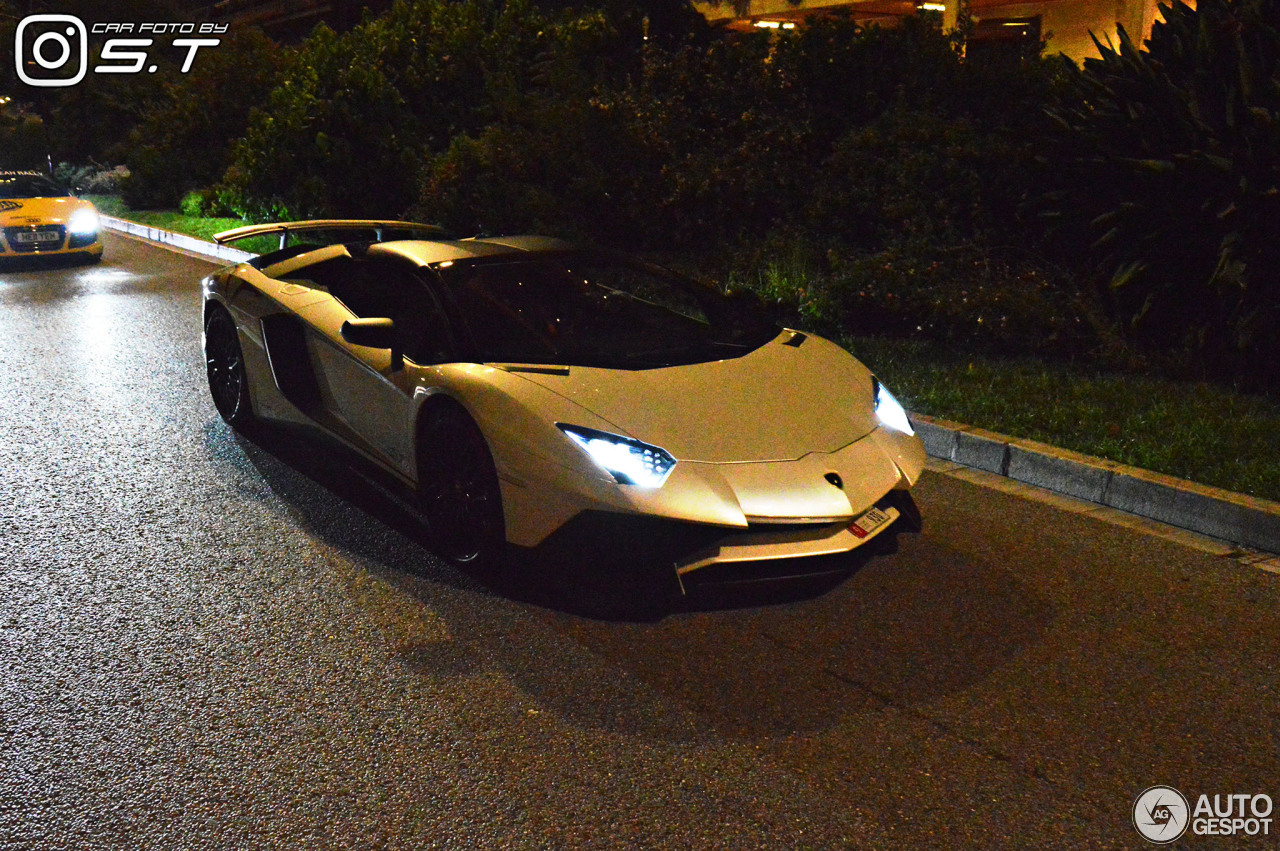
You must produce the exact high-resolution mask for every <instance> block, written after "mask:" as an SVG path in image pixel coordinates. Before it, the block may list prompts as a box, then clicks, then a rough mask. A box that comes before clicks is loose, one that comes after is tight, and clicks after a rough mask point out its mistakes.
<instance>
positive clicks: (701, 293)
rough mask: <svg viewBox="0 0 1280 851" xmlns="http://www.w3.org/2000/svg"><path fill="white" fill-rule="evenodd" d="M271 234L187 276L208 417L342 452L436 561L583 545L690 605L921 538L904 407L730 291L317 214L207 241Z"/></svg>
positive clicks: (626, 264)
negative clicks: (897, 537) (915, 534)
mask: <svg viewBox="0 0 1280 851" xmlns="http://www.w3.org/2000/svg"><path fill="white" fill-rule="evenodd" d="M264 236H265V237H267V238H269V239H271V240H272V241H273V244H272V248H273V249H274V250H271V251H269V252H268V253H265V254H262V255H259V256H258V257H256V258H255V259H252V260H250V261H248V262H244V263H240V264H238V265H234V266H229V267H226V268H223V269H221V270H219V271H217V272H215V273H214V274H212V275H210V276H209V277H207V278H206V279H205V280H204V348H205V353H206V358H207V362H208V374H209V385H210V389H211V391H212V395H213V400H214V403H215V404H216V406H217V408H218V411H219V412H220V413H221V415H222V416H223V417H224V418H225V419H226V420H227V421H228V422H230V423H231V424H232V425H236V426H239V425H243V424H245V423H247V422H249V421H250V420H252V419H254V418H261V419H264V420H277V421H292V422H297V423H305V424H310V425H314V426H318V427H320V428H321V429H323V430H324V431H326V432H328V433H329V434H330V435H332V436H333V437H336V438H337V439H338V440H340V441H341V442H343V443H345V444H347V445H348V446H350V447H351V448H353V449H355V450H356V451H357V452H359V453H360V454H362V455H364V456H365V457H367V458H368V459H369V460H370V461H372V462H373V463H374V464H376V465H378V466H380V467H382V468H383V469H385V470H386V471H387V472H389V473H390V474H392V475H393V476H394V477H396V478H397V479H399V480H400V481H401V482H402V483H403V484H404V485H405V486H407V487H408V488H409V489H410V491H412V492H413V493H415V494H416V497H417V499H418V500H419V501H420V502H419V504H420V506H421V509H422V512H423V514H424V515H425V517H426V519H427V523H428V527H429V529H430V532H431V534H432V537H433V540H434V541H435V546H436V549H437V551H438V552H439V554H440V555H442V556H444V557H445V558H447V559H449V560H451V561H453V562H454V563H457V564H475V565H486V564H487V565H492V564H494V563H497V562H499V561H502V560H503V559H505V558H507V557H509V556H510V552H509V551H510V550H511V549H512V548H513V547H514V548H525V549H530V550H531V549H535V548H536V549H538V550H541V551H544V552H545V551H551V552H556V551H558V549H557V548H560V547H570V548H573V547H579V548H580V547H581V545H582V542H590V541H592V540H594V541H595V543H596V544H602V545H603V546H604V548H605V549H604V550H603V552H604V553H605V554H606V555H607V554H609V553H612V554H614V555H617V556H626V557H627V558H628V559H630V558H632V557H633V556H635V555H636V554H637V553H641V552H643V553H644V554H645V558H646V559H648V562H649V563H656V564H660V565H661V566H662V568H661V569H662V571H664V572H665V574H666V576H667V577H669V579H670V580H671V585H672V587H673V588H677V589H681V590H683V589H686V588H688V587H689V586H690V585H691V584H695V583H699V582H700V581H717V582H733V581H735V577H736V578H747V577H750V578H759V577H760V575H761V574H760V571H761V570H762V569H763V568H762V566H764V565H767V566H768V571H766V572H769V575H770V576H773V575H774V574H778V573H781V574H786V573H787V572H788V571H794V572H796V573H797V574H803V573H804V572H805V562H804V560H803V559H801V560H796V557H801V556H816V555H823V554H833V553H842V552H846V551H849V550H853V549H854V548H857V547H863V546H866V545H867V544H868V543H869V542H871V541H875V540H877V538H878V537H880V536H884V538H883V540H881V541H880V542H879V544H880V545H881V546H883V542H884V540H889V539H891V538H892V536H893V534H894V533H896V532H898V531H900V530H902V529H904V528H908V529H911V530H913V531H915V530H918V529H919V528H920V515H919V512H918V511H917V510H916V507H915V504H914V503H913V502H912V499H911V497H910V495H909V493H908V489H909V488H910V487H911V486H912V485H913V484H914V483H915V482H916V480H917V478H918V477H919V476H920V472H921V470H922V468H923V466H924V459H925V453H924V447H923V445H922V444H921V442H920V439H919V438H918V437H916V436H915V435H914V432H913V430H912V427H911V424H910V422H909V421H908V419H907V416H906V413H905V412H904V411H903V409H902V407H901V405H899V404H898V402H897V401H895V400H894V398H893V396H892V395H890V393H889V391H888V390H887V389H886V388H885V387H884V385H882V384H880V383H879V382H878V381H877V380H876V379H875V377H874V376H872V374H871V373H870V372H869V371H868V370H867V368H866V367H865V366H863V365H862V364H861V363H860V362H858V360H856V359H855V358H854V357H853V356H852V355H850V354H849V353H847V352H845V351H844V350H843V349H841V348H839V347H838V346H836V345H834V344H833V343H830V342H828V341H827V340H825V339H822V338H821V337H818V336H815V335H812V334H805V333H801V332H799V331H793V330H788V329H783V328H779V327H777V326H776V325H774V324H773V323H772V322H770V321H769V320H767V319H765V318H763V315H762V313H761V312H760V311H759V310H757V309H756V308H755V306H754V305H753V304H751V303H749V302H748V301H747V300H744V299H740V298H734V297H732V296H725V295H721V294H720V293H718V292H716V291H714V290H712V289H710V288H708V287H705V286H702V285H700V284H698V283H695V282H693V281H690V280H688V279H685V278H683V277H681V276H679V275H676V274H674V273H672V272H669V271H667V270H664V269H661V268H658V267H655V266H651V265H648V264H645V263H641V262H639V261H636V260H633V259H628V258H625V257H619V256H617V255H613V254H609V253H604V252H597V251H589V250H580V249H576V248H573V247H572V246H570V245H569V244H567V243H564V242H561V241H559V240H554V239H550V238H546V237H534V236H516V237H497V238H484V239H479V238H477V239H464V240H452V239H447V238H443V237H442V236H441V235H440V234H439V232H438V231H436V230H435V229H433V228H431V227H430V226H428V225H419V224H414V223H407V222H366V221H326V222H294V223H284V224H274V225H260V226H251V227H247V228H240V229H237V230H235V231H228V232H227V233H224V234H220V235H219V236H218V237H217V239H218V241H219V242H222V243H229V242H236V241H239V240H243V239H248V238H259V239H261V238H263V237H264ZM277 237H278V242H275V240H276V238H277ZM886 533H888V534H886ZM570 542H572V543H570ZM517 551H518V550H517ZM579 551H580V549H579Z"/></svg>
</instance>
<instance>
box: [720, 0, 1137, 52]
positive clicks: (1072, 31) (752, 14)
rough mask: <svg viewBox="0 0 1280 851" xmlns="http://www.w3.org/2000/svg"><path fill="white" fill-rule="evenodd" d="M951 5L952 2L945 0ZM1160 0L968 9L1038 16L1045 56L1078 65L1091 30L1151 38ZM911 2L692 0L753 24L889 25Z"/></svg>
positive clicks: (985, 4) (1102, 36)
mask: <svg viewBox="0 0 1280 851" xmlns="http://www.w3.org/2000/svg"><path fill="white" fill-rule="evenodd" d="M945 2H948V3H954V2H956V0H945ZM1157 3H1158V0H1038V1H1037V2H1026V3H1005V2H1001V0H995V2H992V0H970V11H971V13H972V14H973V15H974V16H975V17H977V18H979V19H984V18H985V19H991V18H1031V17H1036V16H1039V17H1040V19H1041V23H1040V31H1041V33H1042V34H1044V35H1045V36H1047V40H1048V44H1047V48H1046V50H1047V52H1048V53H1051V54H1052V53H1065V54H1066V55H1067V56H1070V57H1071V58H1072V59H1075V60H1077V61H1079V60H1081V59H1084V58H1085V57H1088V56H1097V55H1098V51H1097V49H1096V48H1095V47H1094V45H1093V41H1092V40H1091V39H1090V37H1089V33H1090V32H1092V33H1094V34H1095V35H1097V37H1098V38H1099V40H1101V41H1102V42H1103V43H1104V44H1105V43H1106V42H1107V40H1108V39H1110V40H1111V41H1112V42H1113V43H1114V42H1115V40H1116V24H1117V22H1118V23H1120V24H1122V25H1123V26H1124V28H1125V30H1126V31H1127V32H1128V33H1129V34H1130V35H1131V36H1140V37H1141V38H1143V39H1145V38H1146V37H1147V36H1148V35H1150V34H1151V24H1152V23H1153V22H1154V21H1155V18H1156V15H1157V14H1158V12H1157ZM914 5H915V4H914V3H913V2H901V0H845V2H840V0H837V1H836V2H832V0H801V2H800V3H792V2H789V0H747V2H736V3H735V2H730V0H725V2H716V3H711V2H705V0H703V1H702V2H696V3H695V6H696V7H697V9H698V11H700V12H702V13H703V14H704V15H705V16H706V17H707V19H708V20H710V21H712V22H717V21H724V22H730V21H732V22H735V23H739V24H741V25H750V23H751V22H752V21H754V20H796V21H803V18H804V17H805V16H807V15H809V14H815V13H821V12H822V11H825V10H828V9H834V8H837V7H844V8H848V9H850V10H851V11H852V12H853V13H854V15H855V16H857V17H864V16H865V17H866V18H867V19H868V20H879V21H882V22H883V23H885V24H892V22H893V21H894V20H896V18H897V16H900V15H904V14H909V13H910V12H911V10H912V9H913V8H914Z"/></svg>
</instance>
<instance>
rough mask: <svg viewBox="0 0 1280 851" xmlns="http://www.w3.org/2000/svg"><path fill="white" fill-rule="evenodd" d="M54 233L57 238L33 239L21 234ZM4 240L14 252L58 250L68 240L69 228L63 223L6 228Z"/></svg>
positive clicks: (27, 252)
mask: <svg viewBox="0 0 1280 851" xmlns="http://www.w3.org/2000/svg"><path fill="white" fill-rule="evenodd" d="M31 233H38V234H54V235H56V237H57V239H48V238H47V237H46V238H45V239H42V240H38V241H37V240H32V239H31V237H23V236H20V235H21V234H31ZM4 241H5V243H6V244H7V245H8V246H9V250H10V251H12V252H13V253H14V254H34V253H36V252H37V251H56V250H58V249H60V248H62V247H63V245H65V244H66V241H67V229H66V228H65V227H64V226H62V225H33V226H31V227H16V228H5V229H4Z"/></svg>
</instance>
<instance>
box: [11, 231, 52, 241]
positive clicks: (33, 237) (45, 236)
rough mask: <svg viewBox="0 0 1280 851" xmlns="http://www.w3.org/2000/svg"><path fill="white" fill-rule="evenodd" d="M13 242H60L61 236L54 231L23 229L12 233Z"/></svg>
mask: <svg viewBox="0 0 1280 851" xmlns="http://www.w3.org/2000/svg"><path fill="white" fill-rule="evenodd" d="M13 240H14V242H61V241H62V237H61V236H59V235H58V234H57V233H56V232H54V231H42V230H35V231H32V230H24V231H22V232H21V233H17V234H14V236H13Z"/></svg>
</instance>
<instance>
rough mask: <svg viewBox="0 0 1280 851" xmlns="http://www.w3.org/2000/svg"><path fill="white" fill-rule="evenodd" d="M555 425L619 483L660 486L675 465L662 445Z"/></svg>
mask: <svg viewBox="0 0 1280 851" xmlns="http://www.w3.org/2000/svg"><path fill="white" fill-rule="evenodd" d="M556 426H557V427H558V428H559V429H560V430H561V431H563V432H564V433H565V434H566V435H568V436H569V438H570V439H572V440H573V442H574V443H576V444H578V446H580V447H581V448H582V451H584V452H586V453H587V455H589V456H591V460H592V461H594V462H596V464H598V465H599V466H600V467H602V468H603V469H604V470H606V471H607V472H608V473H609V474H610V475H612V476H613V478H614V479H615V480H616V481H617V482H618V484H621V485H638V486H639V487H645V488H656V487H661V486H662V483H663V482H665V481H666V480H667V476H669V475H670V474H671V470H672V468H673V467H675V465H676V459H675V458H672V457H671V453H669V452H667V451H666V450H665V449H662V448H660V447H657V446H650V445H649V444H647V443H642V442H641V441H639V440H635V439H633V438H630V437H623V436H622V435H619V434H610V433H608V432H606V431H597V430H595V429H592V428H583V427H581V426H573V425H565V424H564V423H556Z"/></svg>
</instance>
